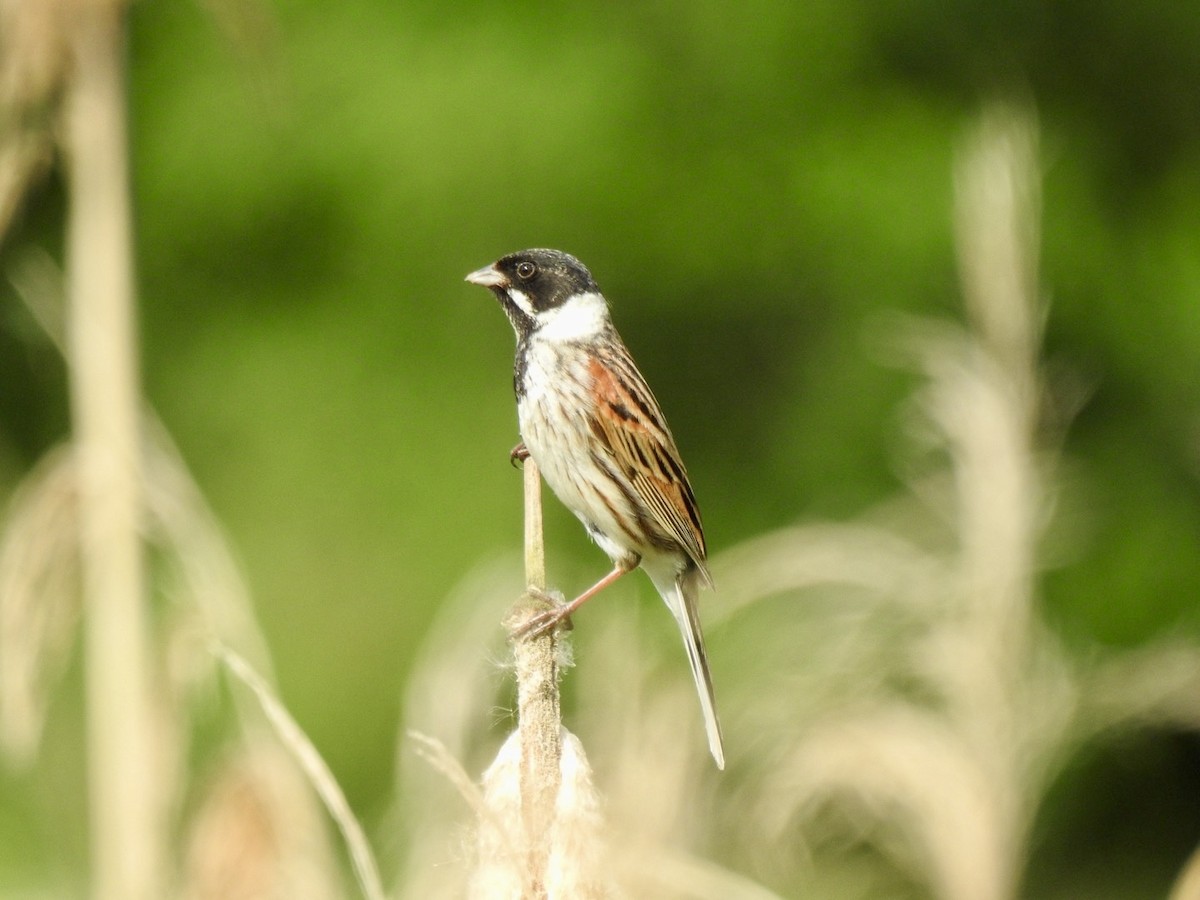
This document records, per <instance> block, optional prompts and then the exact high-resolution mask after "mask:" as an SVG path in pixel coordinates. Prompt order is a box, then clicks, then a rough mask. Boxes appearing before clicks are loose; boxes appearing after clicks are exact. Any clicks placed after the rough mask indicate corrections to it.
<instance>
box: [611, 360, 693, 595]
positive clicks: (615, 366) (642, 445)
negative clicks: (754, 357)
mask: <svg viewBox="0 0 1200 900" xmlns="http://www.w3.org/2000/svg"><path fill="white" fill-rule="evenodd" d="M590 370H591V371H590V374H591V377H592V391H593V395H594V397H595V401H596V410H597V416H596V420H595V428H594V430H595V432H596V436H597V437H598V438H599V439H600V441H601V443H603V444H604V445H605V447H606V449H607V450H608V451H609V453H610V454H611V459H610V461H611V462H612V463H614V464H615V465H616V467H617V469H618V470H619V471H620V472H621V473H622V474H623V475H624V476H625V477H626V478H627V479H628V480H629V483H630V485H631V486H632V487H633V490H634V492H635V493H636V495H637V497H638V499H640V500H641V501H642V503H643V504H644V506H645V507H646V509H647V510H649V512H650V516H651V518H652V520H653V523H654V524H656V525H657V526H658V527H659V528H660V529H661V530H662V531H663V532H664V533H665V534H666V535H667V536H668V537H669V538H670V539H671V540H673V541H674V542H675V543H676V544H678V545H679V546H680V547H682V548H683V550H684V552H686V553H687V555H688V556H689V557H690V558H691V559H692V561H693V562H695V564H696V565H697V567H699V569H700V571H701V573H702V574H703V577H704V580H705V581H706V582H707V583H708V584H710V585H711V583H712V578H711V576H710V575H709V574H708V567H707V566H706V565H705V559H706V557H707V552H706V550H705V546H704V528H703V526H702V525H701V524H700V511H699V509H698V508H697V506H696V497H695V495H694V494H693V493H692V486H691V484H690V483H689V482H688V477H687V471H686V470H685V469H684V467H683V461H682V460H681V459H680V458H679V450H678V449H677V448H676V447H675V439H674V438H673V437H671V432H670V430H669V429H668V428H667V422H666V419H665V418H663V414H662V410H661V409H659V406H658V401H657V400H655V399H654V394H652V393H651V392H650V388H649V386H648V385H647V384H646V381H645V379H643V378H642V376H641V374H640V373H639V372H638V370H637V367H636V366H634V364H633V360H632V358H630V356H629V351H628V350H626V349H625V347H624V345H623V344H621V343H620V341H619V340H618V341H617V342H616V345H615V346H613V347H611V348H609V347H606V348H605V351H604V352H602V353H600V354H599V355H597V356H596V357H595V358H593V359H592V361H591V365H590Z"/></svg>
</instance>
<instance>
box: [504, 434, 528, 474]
mask: <svg viewBox="0 0 1200 900" xmlns="http://www.w3.org/2000/svg"><path fill="white" fill-rule="evenodd" d="M527 459H529V448H528V447H526V446H525V442H524V441H521V443H519V444H517V446H515V447H513V448H512V450H510V451H509V452H508V462H509V464H510V465H511V466H512V467H513V468H514V469H515V468H516V466H517V463H519V462H525V460H527Z"/></svg>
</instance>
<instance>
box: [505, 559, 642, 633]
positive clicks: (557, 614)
mask: <svg viewBox="0 0 1200 900" xmlns="http://www.w3.org/2000/svg"><path fill="white" fill-rule="evenodd" d="M631 571H633V569H626V568H623V567H621V566H617V567H616V568H614V569H613V570H612V571H611V572H609V573H608V574H607V575H605V576H604V577H603V578H601V579H600V580H599V581H597V582H596V583H595V584H593V585H592V586H591V587H590V588H588V589H587V590H586V591H584V592H583V593H582V594H580V595H579V596H578V597H576V598H575V599H574V600H572V601H571V602H570V603H564V604H563V605H562V606H556V607H554V609H548V610H546V611H545V612H544V613H539V614H538V615H536V616H534V617H533V618H532V619H530V620H529V621H528V622H526V623H525V624H524V625H522V626H521V627H520V629H518V630H517V632H516V633H515V635H514V636H515V637H537V636H538V635H542V634H545V633H546V632H547V631H549V630H550V629H551V628H553V627H554V626H556V625H557V624H558V623H559V622H561V621H563V620H564V619H566V618H567V617H569V616H570V615H571V613H573V612H575V610H577V609H579V607H581V606H583V604H585V603H587V602H588V601H589V600H591V599H592V598H593V597H595V596H596V595H597V594H598V593H600V592H601V591H602V590H604V589H605V588H606V587H608V586H609V585H610V584H612V583H613V582H614V581H616V580H617V579H618V578H620V577H621V576H622V575H624V574H626V573H627V572H631Z"/></svg>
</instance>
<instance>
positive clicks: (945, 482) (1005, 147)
mask: <svg viewBox="0 0 1200 900" xmlns="http://www.w3.org/2000/svg"><path fill="white" fill-rule="evenodd" d="M956 189H957V190H956V194H957V198H958V206H957V215H956V218H957V233H958V247H959V256H960V272H961V278H962V289H963V295H964V305H965V308H966V312H967V318H966V324H965V326H958V325H954V324H951V323H945V322H924V321H906V322H900V323H891V324H890V325H889V333H890V334H891V335H893V346H895V347H896V348H897V349H898V350H899V351H900V353H901V355H902V356H903V358H905V359H907V360H910V361H911V362H912V364H914V365H915V366H916V367H917V368H918V370H919V371H920V372H921V373H922V375H923V377H924V386H923V387H922V388H921V390H920V391H919V393H918V395H917V396H916V397H915V399H914V404H913V407H912V413H911V415H912V424H913V438H914V443H915V444H916V446H917V447H918V448H919V449H920V451H921V453H922V455H923V458H924V460H925V462H924V469H925V471H924V473H923V474H921V475H919V476H917V477H915V478H914V480H913V483H912V491H911V494H909V495H908V496H905V497H898V498H896V500H895V501H893V502H890V503H888V504H885V505H884V506H882V507H881V508H879V509H877V510H875V511H873V512H871V513H868V514H867V515H865V516H864V517H863V518H862V520H861V521H859V522H855V523H845V524H835V523H814V524H808V525H797V526H795V527H793V528H790V529H785V530H783V531H781V532H778V533H775V534H770V535H764V536H763V537H761V538H758V539H755V540H752V541H749V542H747V543H746V544H744V545H742V546H739V547H735V548H732V549H731V550H729V551H727V552H726V553H724V554H722V555H720V556H719V557H717V558H716V559H715V560H714V564H713V569H714V573H715V575H716V580H717V583H718V585H719V586H720V590H719V591H718V593H717V594H716V595H715V596H712V597H710V598H706V614H705V618H706V621H707V623H708V627H709V629H710V632H711V633H712V635H713V637H712V639H711V642H712V643H713V644H714V646H715V650H714V657H715V660H716V662H715V669H716V677H717V679H718V686H719V689H720V698H721V705H722V711H723V715H724V716H725V717H726V718H727V721H728V723H729V724H728V730H729V732H730V734H731V739H730V758H731V765H730V771H729V773H728V775H727V776H726V777H725V778H723V779H722V778H718V777H716V776H715V774H714V773H713V772H712V771H711V770H710V769H709V767H707V766H705V765H704V762H705V761H704V758H703V741H702V740H701V736H700V735H699V733H698V730H697V727H696V724H697V723H696V722H695V716H693V715H692V714H691V713H692V710H691V706H690V703H689V702H688V697H687V695H686V691H684V690H683V688H684V687H685V685H684V684H683V683H682V676H681V675H680V672H681V671H682V670H679V671H675V670H674V668H673V667H671V666H670V657H669V655H667V656H664V659H663V661H662V668H664V669H670V670H671V671H672V677H671V678H670V679H664V678H663V677H661V674H660V672H659V668H660V667H659V666H658V665H657V661H654V662H647V661H648V660H655V656H656V653H657V652H660V651H657V650H656V648H654V647H651V646H648V645H647V643H646V641H645V640H643V639H641V638H640V637H639V629H640V628H642V627H645V626H644V623H641V622H639V621H637V620H636V619H634V618H633V617H632V615H631V613H630V611H629V606H628V603H627V602H622V599H621V598H620V597H610V598H609V599H608V600H607V601H604V602H601V603H598V604H597V605H596V607H594V608H592V609H589V610H588V612H587V613H586V615H585V616H584V617H583V619H582V620H581V622H580V624H579V628H578V630H577V631H576V632H575V636H574V641H575V643H576V645H577V650H576V652H577V655H578V658H579V660H580V668H579V671H577V672H575V673H573V674H572V675H571V678H572V679H573V680H574V691H575V711H574V713H573V714H571V715H568V721H569V722H570V723H571V727H572V728H573V730H575V731H576V733H578V734H579V735H580V736H581V737H582V739H583V745H584V746H585V747H586V748H587V750H588V753H589V756H590V757H591V759H592V760H593V764H594V765H595V766H596V768H597V770H598V776H597V777H598V779H599V782H600V784H601V789H602V791H603V793H604V796H605V802H604V807H603V809H604V816H605V821H606V830H605V840H606V845H607V846H606V848H605V852H606V858H607V859H608V861H609V866H610V871H611V872H612V873H613V875H614V878H615V881H616V883H617V884H618V885H620V890H619V891H618V894H619V895H622V896H630V897H643V896H645V897H651V896H652V897H712V898H718V897H721V898H732V897H765V896H775V893H774V891H773V890H772V889H771V888H769V887H768V885H771V886H774V890H778V891H781V892H783V893H784V894H785V895H792V892H796V893H803V894H804V895H808V896H821V897H847V898H849V897H863V898H867V897H877V896H881V895H885V894H886V895H888V896H908V895H912V896H925V895H930V894H931V895H933V896H937V897H941V898H947V900H1004V898H1012V897H1016V896H1019V895H1020V893H1021V884H1022V877H1023V872H1024V867H1025V864H1026V862H1027V859H1028V856H1029V851H1030V843H1029V842H1030V837H1031V831H1032V827H1033V824H1034V821H1035V819H1036V817H1037V815H1038V812H1039V808H1040V804H1041V802H1042V800H1043V798H1044V797H1045V795H1046V792H1047V789H1048V788H1049V786H1050V784H1051V783H1052V782H1053V781H1054V779H1055V777H1056V776H1057V775H1058V773H1059V772H1061V771H1062V768H1063V766H1064V765H1065V764H1066V763H1067V762H1068V761H1069V760H1070V759H1071V758H1072V756H1073V755H1074V754H1075V753H1077V752H1078V751H1079V750H1080V749H1081V748H1082V747H1083V746H1084V745H1085V744H1087V743H1088V742H1090V741H1093V740H1095V739H1103V736H1104V735H1105V734H1107V733H1110V732H1115V731H1118V730H1121V729H1130V728H1141V727H1147V726H1156V727H1160V726H1170V727H1177V728H1196V727H1197V726H1200V651H1198V650H1197V648H1196V647H1194V646H1192V645H1190V644H1186V643H1183V642H1178V643H1170V642H1166V643H1161V644H1157V645H1152V646H1149V647H1146V648H1143V649H1141V650H1139V651H1136V652H1131V653H1125V654H1111V653H1110V654H1106V653H1101V652H1100V651H1098V650H1097V651H1096V652H1095V653H1093V654H1089V655H1088V656H1087V657H1086V658H1084V659H1078V658H1073V657H1072V656H1071V655H1070V654H1069V653H1068V652H1067V651H1066V649H1065V648H1064V647H1063V646H1062V644H1061V642H1060V641H1059V640H1058V639H1057V638H1056V637H1055V636H1054V635H1053V634H1052V633H1051V632H1050V630H1049V629H1048V628H1047V627H1046V626H1045V624H1044V623H1043V621H1042V620H1041V617H1040V614H1039V610H1038V590H1037V586H1038V580H1039V574H1040V572H1039V566H1040V563H1039V556H1040V547H1041V544H1042V542H1043V539H1044V532H1045V530H1046V528H1047V526H1048V524H1049V523H1050V522H1051V521H1052V518H1053V513H1054V508H1055V499H1056V496H1055V495H1056V478H1057V474H1056V466H1057V460H1056V457H1055V453H1054V446H1055V443H1056V440H1057V435H1055V434H1053V433H1047V431H1046V426H1045V425H1044V420H1045V416H1044V405H1045V403H1046V386H1045V384H1044V383H1043V381H1042V380H1041V375H1040V371H1039V363H1038V360H1039V354H1040V337H1041V326H1042V321H1043V318H1044V314H1045V312H1044V307H1043V304H1042V299H1041V289H1040V286H1039V282H1038V276H1037V247H1038V214H1039V208H1040V198H1039V174H1038V148H1037V133H1036V125H1035V122H1034V119H1033V116H1032V115H1031V114H1030V113H1029V112H1028V111H1027V110H1025V109H1022V108H1019V107H1012V106H1007V105H997V106H994V107H991V108H989V109H988V110H987V111H986V112H985V114H984V115H983V116H982V118H981V121H980V123H979V124H978V125H977V126H976V127H975V128H973V129H972V131H971V133H970V134H969V135H968V136H967V138H966V139H965V140H964V143H963V146H962V149H961V153H960V164H959V169H958V171H957V173H956ZM497 578H498V576H497V575H496V574H495V573H489V574H488V576H486V577H484V578H482V579H480V580H469V581H468V582H465V583H464V588H463V594H462V595H461V596H460V597H459V599H458V600H457V601H455V602H453V603H451V604H448V605H447V607H446V609H445V613H444V616H443V619H442V624H440V625H439V626H437V628H436V630H435V631H434V632H433V633H432V634H431V637H430V642H429V645H428V649H427V650H426V651H425V654H424V657H423V658H424V662H423V663H422V665H421V666H420V667H418V669H417V674H416V675H415V677H414V679H413V681H412V683H411V685H410V702H409V704H408V706H407V709H408V710H409V713H410V716H409V726H410V727H412V728H414V729H417V730H418V731H420V732H422V733H425V734H430V735H436V736H445V737H446V739H447V742H448V743H447V749H448V752H450V753H452V754H453V755H455V756H457V757H458V758H459V759H462V760H466V761H470V760H472V759H477V754H478V752H479V746H480V743H479V741H480V740H481V739H482V740H483V741H484V743H485V744H486V738H485V737H484V736H483V735H482V734H481V733H480V732H479V726H480V723H481V722H482V721H486V720H487V719H488V718H489V714H488V713H487V710H488V709H489V708H490V707H491V705H492V704H493V703H494V702H495V701H494V699H493V695H494V692H495V691H496V689H497V687H496V685H497V676H496V674H495V672H493V671H489V670H488V669H486V668H480V667H476V668H475V669H474V671H473V673H472V674H471V677H470V679H469V680H465V681H464V680H463V675H464V673H465V672H468V671H469V668H467V667H464V666H463V663H464V657H469V656H470V654H469V651H468V650H466V649H465V644H464V643H460V642H459V638H460V637H465V636H467V635H469V636H470V637H469V638H467V640H470V641H476V640H478V639H479V638H480V636H482V635H484V634H486V632H487V630H488V626H489V624H490V621H491V618H492V617H493V615H494V613H492V612H490V611H489V610H494V609H495V608H497V606H498V605H499V604H500V603H501V602H502V601H501V600H500V599H499V598H498V597H497V596H496V595H495V593H493V592H492V590H491V588H490V587H489V582H492V581H494V580H496V579H497ZM509 580H510V581H511V576H509ZM614 593H616V592H614ZM474 659H476V660H478V659H479V657H478V656H475V657H474ZM676 676H679V677H676ZM456 677H457V678H458V679H459V683H460V685H464V687H463V688H462V689H461V690H460V691H459V692H458V693H457V698H456V700H457V701H459V702H453V703H450V702H447V703H444V704H442V703H437V704H431V703H429V702H428V699H429V698H434V697H437V698H446V696H447V695H446V692H445V689H444V688H438V687H437V685H438V684H443V685H445V684H448V683H450V682H451V681H452V680H453V679H455V678H456ZM467 698H469V699H467ZM464 699H466V700H467V702H461V701H463V700H464ZM470 765H471V763H469V762H468V769H470ZM401 767H402V771H403V772H404V781H402V782H401V788H400V791H399V797H398V800H397V803H398V808H399V809H401V810H403V813H404V815H403V818H404V819H405V820H406V821H407V831H406V833H405V838H404V841H403V842H406V843H407V844H408V846H409V847H410V850H411V852H410V854H409V856H408V861H407V863H406V866H405V868H404V870H403V872H402V874H401V878H400V882H399V886H398V894H397V895H398V896H402V897H450V896H457V895H458V892H459V891H460V890H461V889H462V885H463V881H462V880H461V879H464V878H465V877H466V875H465V873H466V872H468V871H469V870H470V867H471V865H472V861H471V858H470V851H469V843H468V842H466V840H465V838H464V836H463V832H462V831H461V829H462V828H463V827H464V825H463V821H464V820H463V819H461V818H460V819H456V818H455V816H454V815H453V814H448V813H447V811H446V809H447V801H448V798H449V797H452V795H453V791H452V789H450V788H449V787H448V786H443V787H441V788H438V787H437V786H436V783H433V784H430V783H429V782H428V781H427V780H426V778H427V775H426V774H425V773H424V772H423V770H422V766H421V764H420V763H413V762H411V761H410V762H408V763H407V764H405V760H404V754H403V753H402V754H401ZM418 784H419V785H420V786H419V787H418V786H417V785H418ZM460 809H462V810H463V811H464V812H466V809H465V808H464V807H462V806H460ZM435 810H436V811H435ZM839 847H841V848H842V850H841V851H839V850H838V848H839ZM863 847H873V848H874V852H875V856H874V857H873V858H872V857H870V856H864V855H863V854H862V853H861V852H859V851H858V850H855V849H854V848H863ZM436 861H440V862H441V864H440V865H438V864H436ZM743 872H744V873H753V875H744V874H742V873H743ZM1181 884H1182V882H1181ZM1180 890H1184V888H1182V887H1181V888H1180ZM505 896H507V895H505ZM1179 896H1183V894H1180V895H1179Z"/></svg>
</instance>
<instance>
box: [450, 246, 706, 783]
mask: <svg viewBox="0 0 1200 900" xmlns="http://www.w3.org/2000/svg"><path fill="white" fill-rule="evenodd" d="M467 281H469V282H471V283H472V284H478V285H482V286H483V287H486V288H488V289H490V290H491V291H492V293H493V294H495V296H496V299H497V300H499V301H500V306H501V307H502V308H503V309H504V312H505V314H506V315H507V316H508V320H509V321H510V322H511V323H512V326H513V330H514V331H516V334H517V355H516V365H515V368H514V373H513V387H514V389H515V390H516V394H517V415H518V419H519V422H520V428H521V438H522V441H523V444H520V445H518V446H517V448H516V449H515V450H514V451H513V453H514V455H515V456H516V455H523V454H528V455H529V456H532V457H533V460H534V462H536V463H537V465H538V468H539V469H541V472H542V477H543V478H545V480H546V483H547V484H548V485H550V488H551V490H553V491H554V493H555V494H556V495H557V496H558V499H559V500H561V501H562V502H563V503H564V504H565V505H566V506H567V508H568V509H570V510H571V512H573V513H575V515H576V516H578V517H579V519H580V521H582V522H583V527H584V528H586V529H587V532H588V534H589V535H591V537H592V539H593V540H594V541H595V542H596V544H598V545H599V547H600V549H601V550H603V551H604V552H605V553H607V554H608V556H609V557H610V558H611V559H612V561H613V566H614V568H613V570H612V572H610V573H609V574H608V575H606V576H604V577H603V578H601V579H600V580H599V581H598V582H596V584H594V585H593V586H592V587H590V588H588V589H587V590H586V591H584V592H583V593H582V594H580V595H579V596H578V597H577V598H575V599H574V600H572V601H571V602H570V603H567V604H564V605H562V606H559V607H558V608H556V609H553V610H551V611H550V612H548V613H545V614H543V615H542V616H539V617H538V618H536V619H535V620H534V621H533V622H532V623H530V625H529V626H528V627H527V632H540V631H544V630H545V629H547V628H552V627H554V626H555V624H556V623H558V622H559V621H561V620H562V619H564V618H565V617H566V616H568V615H570V614H571V613H573V612H574V611H575V610H577V609H579V607H580V606H582V605H583V604H584V603H585V602H587V601H588V600H589V599H591V598H592V597H594V596H595V595H596V594H597V593H599V592H600V591H601V590H603V589H604V588H606V587H608V586H609V585H610V584H612V583H613V582H614V581H616V580H617V579H618V578H620V577H621V576H622V575H624V574H626V573H627V572H630V571H632V570H633V569H636V568H637V567H638V566H639V565H640V566H641V567H642V569H644V570H645V572H646V574H647V575H649V576H650V580H651V581H652V582H653V583H654V587H655V588H656V589H657V590H658V592H659V594H661V595H662V598H663V600H665V601H666V604H667V606H668V608H670V610H671V612H672V614H673V615H674V616H675V620H676V622H678V624H679V630H680V631H681V632H682V633H683V642H684V646H685V647H686V649H687V656H688V662H689V663H690V664H691V669H692V677H693V678H694V679H695V681H696V689H697V691H698V692H699V695H700V707H701V709H702V711H703V713H704V725H705V729H706V730H707V732H708V746H709V749H710V750H711V751H712V755H713V759H715V760H716V763H717V767H718V768H722V769H723V768H724V767H725V755H724V749H723V745H722V741H721V726H720V724H719V723H718V721H717V713H716V705H715V702H714V699H713V686H712V677H711V676H710V674H709V670H708V658H707V655H706V654H705V651H704V637H703V635H702V633H701V631H700V617H699V613H698V611H697V609H696V596H697V594H698V593H699V589H700V586H701V585H707V586H708V587H712V577H711V576H710V575H709V573H708V567H707V566H706V564H705V558H706V555H707V554H706V552H705V547H704V530H703V528H702V527H701V525H700V511H699V510H698V509H697V508H696V498H695V496H694V495H693V494H692V488H691V485H690V484H689V483H688V477H687V472H686V471H685V470H684V468H683V461H682V460H681V459H680V458H679V451H678V450H677V449H676V447H675V440H674V438H672V437H671V432H670V431H669V430H668V428H667V422H666V420H665V419H664V418H663V414H662V411H661V410H660V409H659V407H658V402H657V401H656V400H655V399H654V395H653V394H652V393H651V392H650V388H649V387H648V386H647V385H646V382H645V379H643V378H642V376H641V374H640V373H639V372H638V370H637V366H635V365H634V363H633V359H632V357H631V356H630V355H629V350H627V349H626V347H625V344H624V342H623V341H622V340H621V337H620V335H618V334H617V331H616V329H615V328H614V327H613V324H612V320H611V319H610V318H609V313H608V303H607V302H606V301H605V299H604V296H603V295H602V294H601V293H600V288H599V287H597V285H596V282H595V280H594V279H593V278H592V275H591V273H590V272H589V271H588V270H587V268H585V267H584V265H583V264H582V263H581V262H580V261H579V260H577V259H576V258H575V257H573V256H570V255H568V254H566V253H562V252H560V251H558V250H525V251H522V252H520V253H513V254H511V255H509V256H506V257H504V258H503V259H500V260H498V261H497V262H495V263H493V264H492V265H490V266H485V267H484V268H482V269H479V270H478V271H476V272H472V273H471V274H470V275H468V276H467Z"/></svg>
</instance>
